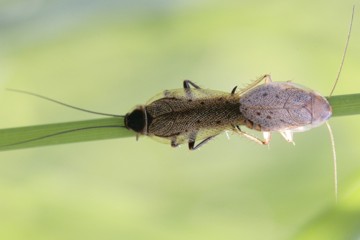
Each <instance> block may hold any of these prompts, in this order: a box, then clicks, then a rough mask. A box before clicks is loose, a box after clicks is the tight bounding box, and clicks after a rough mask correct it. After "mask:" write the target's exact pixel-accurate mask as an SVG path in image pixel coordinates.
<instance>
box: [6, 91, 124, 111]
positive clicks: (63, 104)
mask: <svg viewBox="0 0 360 240" xmlns="http://www.w3.org/2000/svg"><path fill="white" fill-rule="evenodd" d="M6 90H8V91H12V92H17V93H23V94H27V95H31V96H34V97H38V98H41V99H45V100H47V101H50V102H53V103H57V104H59V105H62V106H65V107H69V108H72V109H76V110H79V111H82V112H87V113H92V114H97V115H103V116H110V117H124V115H117V114H111V113H102V112H96V111H92V110H88V109H84V108H79V107H75V106H72V105H70V104H66V103H63V102H60V101H58V100H55V99H52V98H49V97H45V96H42V95H40V94H37V93H32V92H28V91H23V90H19V89H13V88H7V89H6Z"/></svg>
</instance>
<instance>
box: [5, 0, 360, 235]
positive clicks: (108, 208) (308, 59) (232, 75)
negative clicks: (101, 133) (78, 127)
mask: <svg viewBox="0 0 360 240" xmlns="http://www.w3.org/2000/svg"><path fill="white" fill-rule="evenodd" d="M359 3H360V2H359V1H355V2H354V1H315V2H314V1H309V0H307V1H301V2H300V1H297V2H290V1H220V0H213V1H200V0H197V1H190V0H182V1H180V0H174V1H166V0H153V1H145V0H134V1H115V0H105V1H100V0H98V1H94V0H93V1H85V0H75V1H74V0H72V1H70V0H62V1H60V0H51V1H50V0H48V1H42V0H26V1H25V0H18V1H15V0H11V1H10V0H8V1H4V0H3V1H1V2H0V88H1V90H0V109H1V111H0V128H8V127H18V126H28V125H35V124H44V123H56V122H66V121H75V120H83V119H91V118H97V117H98V116H93V115H89V114H86V113H82V112H76V111H74V110H71V109H66V108H64V107H61V106H58V105H55V104H52V103H49V102H46V101H44V100H41V99H36V98H33V97H30V96H25V95H21V94H16V93H12V92H6V91H3V89H5V88H6V87H11V88H19V89H23V90H28V91H33V92H36V93H40V94H44V95H46V96H49V97H52V98H55V99H58V100H60V101H64V102H67V103H70V104H73V105H76V106H79V107H83V108H88V109H93V110H95V111H102V112H112V113H117V114H125V113H126V112H127V111H129V110H130V109H131V108H132V107H134V106H135V105H136V104H144V103H145V102H146V101H147V100H148V99H149V98H151V97H153V96H154V95H155V94H157V93H159V92H161V91H162V90H164V89H174V88H180V87H181V84H182V81H183V80H184V79H191V80H192V81H194V82H196V83H198V84H199V85H200V86H202V87H206V88H211V89H217V90H223V91H230V90H231V89H232V88H233V87H234V86H235V85H239V86H240V87H241V86H245V85H246V84H247V83H249V81H250V80H253V79H255V78H256V77H258V76H260V75H262V74H264V73H271V74H272V78H273V80H274V81H286V80H292V81H294V82H297V83H300V84H302V85H305V86H308V87H309V88H312V89H316V90H317V91H318V92H320V93H322V94H324V95H327V94H328V93H329V92H330V89H331V87H332V84H333V81H334V79H335V77H336V73H337V71H338V67H339V64H340V59H341V56H342V53H343V49H344V44H345V39H346V35H347V31H348V27H349V21H350V16H351V8H352V5H353V4H357V9H356V13H355V20H354V25H353V32H352V38H351V42H350V46H349V50H348V56H347V59H346V62H345V66H344V69H343V72H342V75H341V79H340V82H339V85H338V87H337V89H336V91H335V94H336V95H337V94H351V93H359V90H360V82H359V72H358V69H359V66H360V45H359V44H358V43H359V42H360V4H359ZM358 121H359V116H349V117H337V118H333V119H331V120H330V123H331V125H332V127H333V131H334V134H335V140H336V146H337V154H338V174H339V204H338V205H335V204H334V190H333V188H334V187H333V165H332V155H331V145H330V140H329V135H328V133H327V130H326V127H325V126H322V127H320V128H317V129H313V130H312V131H309V132H305V133H299V134H296V135H295V142H296V146H295V147H294V146H293V145H292V144H288V143H287V142H285V141H284V140H283V139H282V138H281V137H280V136H279V134H273V139H272V142H271V146H270V148H267V147H262V146H259V145H257V144H255V143H253V142H249V141H248V140H247V139H245V138H241V137H238V136H235V135H234V136H231V139H230V140H227V139H226V137H225V135H221V136H219V137H217V138H216V139H215V140H214V141H211V142H210V143H208V144H206V145H205V146H204V147H202V148H201V150H199V151H195V152H190V151H188V150H187V147H186V146H183V147H181V148H177V149H173V148H171V147H170V146H168V145H164V144H161V143H158V142H156V141H153V140H152V139H149V138H146V137H143V138H140V140H139V141H138V142H136V141H135V138H124V139H117V140H107V141H95V142H88V143H79V144H68V145H60V146H52V147H43V148H36V149H27V150H19V151H9V152H1V153H0V239H37V240H39V239H164V240H165V239H294V238H296V239H358V238H359V237H360V148H359V146H358V145H359V137H358V135H359V132H360V126H359V123H358ZM0 137H1V136H0Z"/></svg>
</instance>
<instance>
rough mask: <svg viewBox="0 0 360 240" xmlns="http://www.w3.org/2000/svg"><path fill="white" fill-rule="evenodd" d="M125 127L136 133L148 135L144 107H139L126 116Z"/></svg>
mask: <svg viewBox="0 0 360 240" xmlns="http://www.w3.org/2000/svg"><path fill="white" fill-rule="evenodd" d="M124 122H125V127H126V128H127V129H131V130H133V131H134V132H136V133H140V134H146V132H147V116H146V111H145V109H144V107H142V106H139V107H137V108H135V109H134V110H133V111H131V112H129V113H128V114H126V115H125V120H124Z"/></svg>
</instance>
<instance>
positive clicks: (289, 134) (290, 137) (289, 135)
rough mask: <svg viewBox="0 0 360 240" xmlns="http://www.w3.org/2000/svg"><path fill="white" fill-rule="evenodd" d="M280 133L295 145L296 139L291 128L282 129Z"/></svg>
mask: <svg viewBox="0 0 360 240" xmlns="http://www.w3.org/2000/svg"><path fill="white" fill-rule="evenodd" d="M280 134H281V135H282V136H283V138H284V139H285V140H286V141H287V142H289V143H292V144H294V145H295V142H294V139H293V132H292V131H290V130H286V131H281V132H280Z"/></svg>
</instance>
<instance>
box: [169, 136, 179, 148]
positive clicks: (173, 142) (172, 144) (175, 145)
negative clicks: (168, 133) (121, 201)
mask: <svg viewBox="0 0 360 240" xmlns="http://www.w3.org/2000/svg"><path fill="white" fill-rule="evenodd" d="M171 146H172V147H174V148H175V147H178V146H179V144H178V143H176V138H173V139H171Z"/></svg>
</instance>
